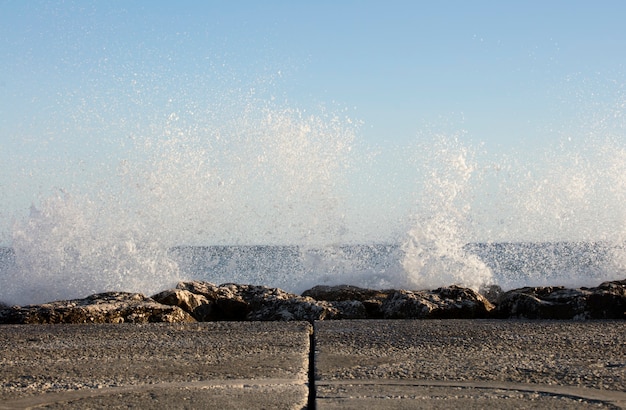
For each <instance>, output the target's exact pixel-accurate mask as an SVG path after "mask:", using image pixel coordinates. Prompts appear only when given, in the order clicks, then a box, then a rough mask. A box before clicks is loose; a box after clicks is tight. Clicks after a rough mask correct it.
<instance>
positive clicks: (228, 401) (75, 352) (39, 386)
mask: <svg viewBox="0 0 626 410" xmlns="http://www.w3.org/2000/svg"><path fill="white" fill-rule="evenodd" d="M310 331H311V325H309V324H308V323H302V322H300V323H296V322H293V323H285V322H282V323H280V322H228V323H227V322H210V323H198V324H184V325H174V324H156V323H155V324H146V325H140V324H114V325H106V324H105V325H103V324H98V325H15V326H13V325H6V326H0V409H23V408H36V407H40V406H45V407H46V408H63V409H68V408H80V409H85V408H129V407H136V408H141V409H150V408H159V409H163V408H186V409H206V408H219V409H242V408H259V409H261V408H267V409H287V408H294V409H300V408H303V407H305V406H306V405H307V400H308V395H309V389H308V385H307V383H308V370H309V339H310V337H309V336H310Z"/></svg>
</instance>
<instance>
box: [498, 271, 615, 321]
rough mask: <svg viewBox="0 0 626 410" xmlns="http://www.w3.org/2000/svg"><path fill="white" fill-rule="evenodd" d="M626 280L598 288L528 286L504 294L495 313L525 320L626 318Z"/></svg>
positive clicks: (608, 283) (605, 284)
mask: <svg viewBox="0 0 626 410" xmlns="http://www.w3.org/2000/svg"><path fill="white" fill-rule="evenodd" d="M625 312H626V280H621V281H612V282H604V283H602V284H600V285H599V286H597V287H594V288H580V289H569V288H565V287H563V286H544V287H525V288H521V289H513V290H510V291H508V292H505V293H504V294H502V295H501V296H500V299H499V303H498V306H497V309H496V310H495V316H496V317H499V318H525V319H626V314H625Z"/></svg>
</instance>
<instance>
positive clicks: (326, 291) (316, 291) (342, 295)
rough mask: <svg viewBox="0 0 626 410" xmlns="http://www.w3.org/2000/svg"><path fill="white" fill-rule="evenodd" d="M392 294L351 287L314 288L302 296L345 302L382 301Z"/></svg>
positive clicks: (390, 291)
mask: <svg viewBox="0 0 626 410" xmlns="http://www.w3.org/2000/svg"><path fill="white" fill-rule="evenodd" d="M391 293H393V291H392V290H374V289H365V288H359V287H357V286H351V285H337V286H315V287H313V288H311V289H309V290H305V291H304V292H302V296H309V297H312V298H313V299H315V300H326V301H345V300H358V301H361V302H363V301H366V300H382V299H384V298H386V297H387V296H389V294H391Z"/></svg>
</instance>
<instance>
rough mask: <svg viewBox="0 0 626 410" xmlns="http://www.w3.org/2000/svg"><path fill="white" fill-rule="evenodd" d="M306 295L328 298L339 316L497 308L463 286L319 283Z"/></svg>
mask: <svg viewBox="0 0 626 410" xmlns="http://www.w3.org/2000/svg"><path fill="white" fill-rule="evenodd" d="M303 295H307V296H312V297H313V298H316V299H317V300H324V301H329V302H331V304H332V306H333V307H334V308H336V309H337V310H338V311H339V318H351V319H357V318H358V319H361V318H363V319H365V318H367V319H434V318H438V319H443V318H464V319H465V318H467V319H469V318H484V317H487V316H488V315H489V312H490V311H491V310H493V308H494V306H493V305H492V304H491V303H490V302H489V301H488V300H487V299H486V298H485V297H484V296H482V295H480V294H479V293H477V292H475V291H473V290H472V289H469V288H463V287H460V286H449V287H443V288H439V289H436V290H433V291H408V290H373V289H363V288H358V287H356V286H348V285H339V286H316V287H314V288H312V289H309V290H307V291H305V292H303ZM355 302H356V303H355ZM357 303H358V304H357Z"/></svg>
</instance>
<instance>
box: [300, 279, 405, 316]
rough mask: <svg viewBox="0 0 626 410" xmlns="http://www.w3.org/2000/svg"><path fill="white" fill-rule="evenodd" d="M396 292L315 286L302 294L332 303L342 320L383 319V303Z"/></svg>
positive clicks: (338, 286)
mask: <svg viewBox="0 0 626 410" xmlns="http://www.w3.org/2000/svg"><path fill="white" fill-rule="evenodd" d="M394 292H396V291H395V290H375V289H365V288H359V287H357V286H351V285H337V286H315V287H313V288H311V289H309V290H306V291H304V292H302V296H310V297H312V298H313V299H315V300H318V301H328V302H331V304H332V306H333V307H334V308H336V309H337V310H339V318H341V319H382V318H383V314H382V312H381V310H380V308H381V306H382V304H383V301H384V300H385V299H387V298H388V297H389V295H391V294H393V293H394Z"/></svg>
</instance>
